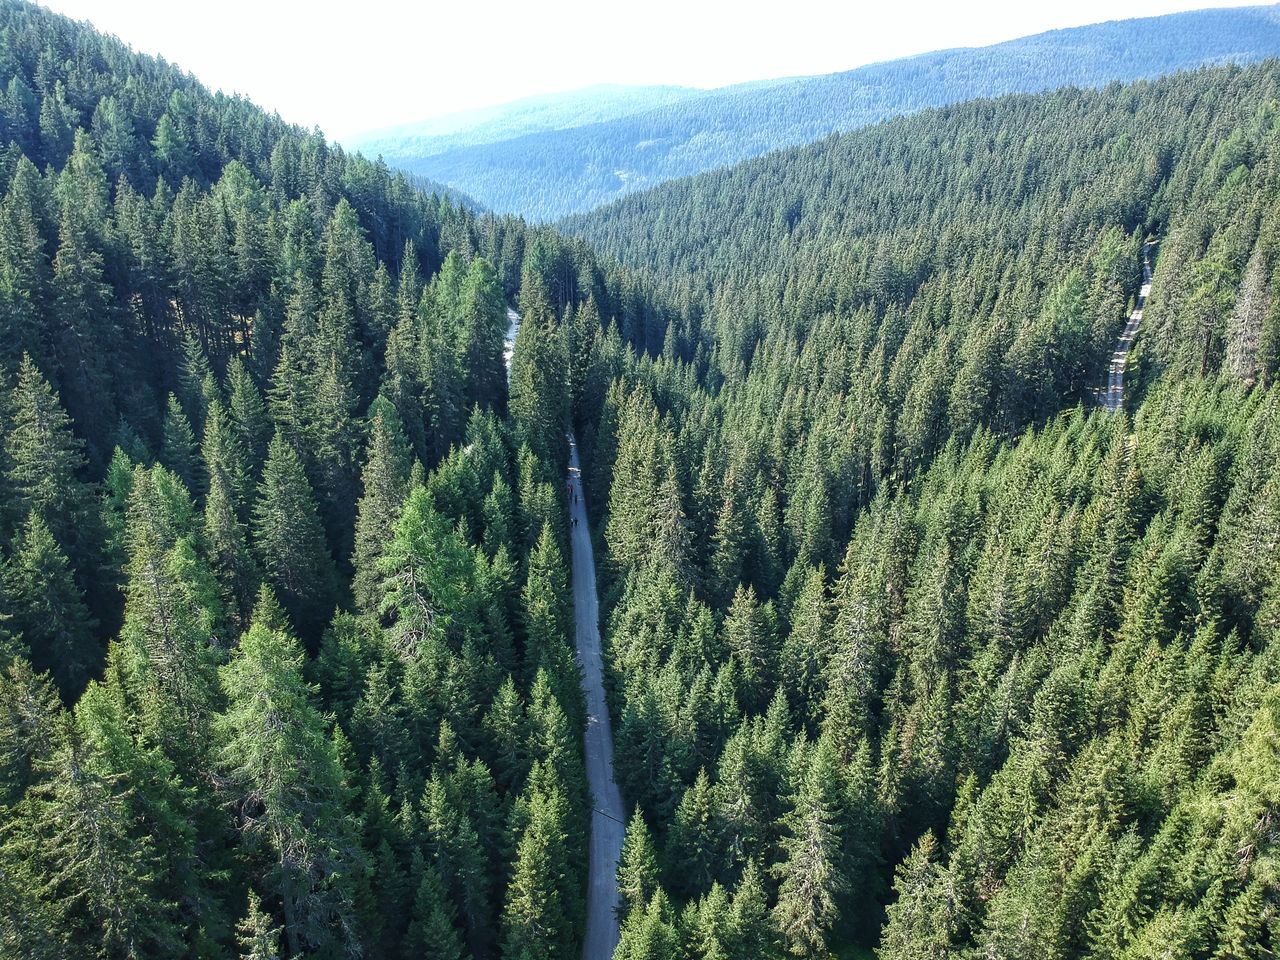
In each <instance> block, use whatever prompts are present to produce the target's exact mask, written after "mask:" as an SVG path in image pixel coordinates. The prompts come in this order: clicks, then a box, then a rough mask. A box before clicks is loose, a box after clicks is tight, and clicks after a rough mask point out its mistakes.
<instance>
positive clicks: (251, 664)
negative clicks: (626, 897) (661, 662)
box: [0, 2, 632, 960]
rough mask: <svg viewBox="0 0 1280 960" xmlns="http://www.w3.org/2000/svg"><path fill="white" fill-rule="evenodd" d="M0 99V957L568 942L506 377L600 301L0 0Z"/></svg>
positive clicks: (566, 762)
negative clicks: (511, 330)
mask: <svg viewBox="0 0 1280 960" xmlns="http://www.w3.org/2000/svg"><path fill="white" fill-rule="evenodd" d="M0 89H2V90H3V91H4V92H3V95H2V96H0V99H2V100H3V104H2V105H0V106H2V109H0V114H3V123H4V127H3V140H4V143H5V144H6V145H7V147H6V149H5V150H4V152H3V159H2V160H0V196H2V199H0V250H2V253H0V660H2V661H3V662H2V663H0V954H3V955H4V956H5V957H24V958H28V957H29V958H39V957H50V958H53V957H65V956H84V957H93V956H99V957H110V958H117V957H118V958H126V957H161V956H163V957H179V956H190V957H224V956H236V955H243V956H246V957H256V958H267V957H278V956H304V955H306V956H361V955H363V956H377V957H401V956H403V957H423V956H431V957H442V958H448V957H453V958H462V957H474V958H477V960H483V958H498V957H511V958H536V957H558V956H567V955H569V954H571V953H572V952H574V949H575V944H576V942H577V940H578V938H579V936H580V929H581V924H582V915H581V914H582V903H583V896H582V890H583V885H584V882H585V870H586V864H585V838H586V833H587V823H588V819H587V818H588V811H589V804H588V801H587V796H586V785H585V779H584V775H583V771H582V759H581V756H580V754H581V735H580V731H581V725H582V722H583V716H582V715H583V707H582V703H581V691H580V689H579V686H578V672H577V667H576V664H575V662H574V659H573V652H572V646H571V642H572V637H571V633H570V629H571V626H570V625H571V597H570V595H569V592H568V586H567V582H566V575H565V569H566V559H565V558H566V550H567V538H566V531H565V527H566V519H565V515H564V504H563V502H562V496H563V495H562V493H561V489H562V488H561V486H560V483H559V478H560V476H561V471H562V469H563V439H562V438H563V433H564V428H565V421H566V418H567V413H568V402H569V395H568V382H567V380H564V381H563V382H562V383H561V385H560V389H559V393H558V394H548V393H547V391H548V390H549V389H550V388H551V387H554V380H553V381H547V380H546V377H545V376H544V374H543V365H542V364H543V361H542V359H540V358H543V357H545V356H554V355H559V356H562V357H563V361H562V366H561V368H560V369H561V370H562V372H563V374H564V375H565V376H566V377H567V370H568V358H569V354H568V352H567V350H568V344H567V341H565V340H564V339H563V338H562V337H561V336H560V334H559V331H558V326H557V324H558V319H559V308H560V305H561V304H563V303H564V302H566V300H568V299H569V298H577V297H578V296H579V288H580V287H581V288H582V289H583V290H584V291H585V292H586V293H585V295H588V296H591V295H594V296H598V297H600V298H601V300H602V302H609V303H612V302H623V301H625V300H627V298H628V297H631V296H632V295H631V294H629V293H627V287H626V286H625V285H624V286H622V287H617V286H616V285H615V283H614V281H613V280H610V279H608V278H606V276H605V275H604V272H603V271H602V270H601V269H600V267H599V266H598V265H597V264H596V262H595V260H594V259H593V258H592V257H591V256H590V254H589V253H588V252H587V251H586V249H585V247H584V246H583V245H582V244H581V243H568V242H564V241H562V240H561V239H560V238H558V237H557V236H556V235H555V234H553V233H551V232H549V231H545V230H544V231H529V230H526V229H525V228H524V226H523V224H521V223H519V222H518V221H510V220H497V219H494V218H492V217H481V218H477V216H476V215H474V214H473V213H472V212H470V211H468V210H466V209H464V208H460V207H457V206H455V205H453V204H452V203H451V202H450V201H448V200H447V199H446V200H441V199H440V198H438V197H434V196H431V195H429V194H425V193H423V192H421V191H420V190H419V189H418V188H417V186H415V185H414V184H412V183H410V181H408V180H407V179H406V178H404V177H403V176H400V175H394V176H393V175H392V174H390V173H389V172H388V170H387V169H386V168H385V167H383V166H382V165H380V164H371V163H369V162H367V161H365V160H363V159H362V158H360V157H350V156H347V155H345V154H344V153H343V152H342V151H341V150H339V149H336V148H333V147H330V146H329V145H327V144H326V143H325V141H324V140H323V139H322V138H321V137H320V136H319V135H318V134H312V133H307V132H305V131H302V130H299V129H296V128H294V127H290V126H287V125H285V124H283V123H281V122H280V121H279V120H278V119H275V118H272V117H269V116H268V115H266V114H264V113H263V112H262V111H260V110H258V109H257V108H255V107H253V106H252V105H250V104H248V103H246V102H245V101H242V100H239V99H232V98H227V97H223V96H214V95H211V94H210V93H208V92H207V91H205V90H204V89H203V88H201V87H200V86H199V85H197V84H196V83H195V82H194V81H193V80H191V79H190V78H189V77H187V76H185V75H183V74H181V73H180V72H178V71H176V70H174V69H173V68H171V67H169V66H167V65H165V64H164V63H163V62H159V61H155V60H152V59H149V58H146V57H142V56H138V55H135V54H133V53H131V52H130V51H128V50H127V49H126V48H125V47H123V46H122V45H121V44H119V43H118V42H116V41H114V40H110V39H106V38H103V37H101V36H98V35H96V34H94V33H93V32H92V31H90V30H89V29H88V28H87V27H84V26H81V25H76V24H72V23H70V22H69V21H66V20H64V19H62V18H60V17H55V16H52V15H50V14H48V13H46V12H44V11H41V10H39V8H37V7H34V6H30V5H27V4H23V3H17V2H6V3H4V4H2V5H0ZM515 300H518V302H519V303H521V304H522V305H527V306H526V308H527V311H528V312H529V313H530V315H531V316H532V317H535V318H537V317H541V322H535V323H531V324H529V325H528V326H527V328H526V331H525V332H522V334H521V340H522V343H521V345H520V348H519V350H518V355H519V360H518V362H517V364H516V367H515V371H514V380H513V383H512V385H511V387H510V390H508V383H507V374H506V369H505V366H504V362H503V341H504V336H505V334H506V331H507V326H508V318H507V303H508V302H509V301H515ZM596 331H597V332H598V331H599V324H598V322H596ZM614 340H615V343H616V336H615V338H614ZM619 349H620V347H619ZM557 351H558V353H557ZM525 354H527V355H528V356H527V357H526V356H525ZM508 401H510V407H511V411H512V416H511V417H510V418H509V417H508V415H507V410H508Z"/></svg>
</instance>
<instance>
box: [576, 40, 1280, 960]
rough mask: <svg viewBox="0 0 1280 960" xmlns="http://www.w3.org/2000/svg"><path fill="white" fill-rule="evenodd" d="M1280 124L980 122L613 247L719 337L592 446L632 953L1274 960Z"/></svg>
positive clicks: (613, 221) (1247, 114)
mask: <svg viewBox="0 0 1280 960" xmlns="http://www.w3.org/2000/svg"><path fill="white" fill-rule="evenodd" d="M1278 108H1280V64H1277V63H1275V62H1268V63H1266V64H1264V65H1262V66H1258V67H1253V68H1248V69H1244V70H1240V69H1220V70H1214V71H1203V72H1197V73H1191V74H1179V75H1176V76H1173V77H1170V78H1168V79H1164V80H1160V81H1156V82H1152V83H1140V84H1137V85H1134V86H1128V87H1120V86H1113V87H1109V88H1107V89H1106V90H1103V91H1096V92H1082V91H1078V90H1071V91H1063V92H1058V93H1053V94H1047V95H1040V96H1014V97H1008V98H1003V99H1000V100H996V101H979V102H977V103H973V104H966V105H961V106H957V107H951V108H946V109H943V110H937V111H928V112H925V113H923V114H920V115H918V116H914V117H910V118H902V119H899V120H896V121H893V122H890V123H886V124H883V125H881V126H879V127H876V128H873V129H868V130H864V131H859V132H855V133H853V134H850V135H847V136H845V137H841V138H837V139H832V140H827V141H823V142H821V143H819V144H816V145H814V146H812V147H808V148H803V149H797V150H793V151H788V152H785V153H781V154H777V155H773V156H770V157H767V158H762V159H759V160H755V161H751V162H749V163H747V164H744V165H741V166H739V167H736V168H733V169H732V170H729V171H726V172H724V173H711V174H704V175H702V176H700V177H697V178H694V179H692V180H690V181H688V182H685V183H680V184H673V185H669V186H667V187H663V188H659V189H657V190H655V191H652V192H649V193H645V194H641V195H638V196H636V197H632V198H628V199H627V200H624V201H621V202H620V203H618V204H616V205H614V206H612V207H610V208H606V209H604V210H602V211H599V212H597V213H596V214H593V215H591V216H589V217H585V218H582V219H581V220H579V221H575V223H574V225H573V226H574V227H575V229H577V230H578V231H580V232H581V233H582V234H583V235H585V236H586V237H587V238H589V239H590V240H591V241H592V242H593V243H596V244H598V245H599V246H600V247H601V249H602V250H604V251H606V252H610V253H613V254H617V255H618V256H621V257H622V258H623V259H624V260H626V261H629V262H630V263H632V264H633V265H635V266H637V267H642V268H647V269H649V270H651V271H652V272H653V274H654V275H655V276H661V277H664V278H665V279H664V289H665V295H666V296H668V297H669V298H670V299H671V302H673V303H676V304H678V305H679V309H678V312H677V319H676V320H675V321H674V323H673V324H672V325H669V326H668V327H667V329H666V330H665V332H664V336H663V339H662V340H661V341H659V340H658V339H657V336H656V335H657V333H658V332H659V331H658V330H656V329H650V330H649V331H647V339H645V337H644V336H639V337H636V336H634V335H633V334H632V333H631V332H630V331H628V330H627V328H626V326H625V323H624V324H623V328H622V329H623V335H624V337H628V338H631V339H633V340H634V341H635V342H636V346H637V347H638V348H640V352H639V353H638V354H637V355H635V356H634V357H632V358H631V359H628V360H627V362H626V363H625V365H624V366H623V367H622V368H617V367H615V371H617V372H620V374H621V375H620V376H619V377H617V378H615V379H614V381H613V384H612V385H611V386H610V387H609V389H608V392H607V396H606V399H605V403H604V405H603V407H602V409H601V413H600V417H599V420H598V421H596V420H593V419H591V417H592V412H591V409H590V408H586V409H583V408H579V414H580V416H583V417H584V418H585V422H584V423H583V425H582V433H583V434H584V435H591V436H593V437H594V447H593V450H594V455H593V458H592V462H591V463H590V465H589V466H588V483H587V489H588V490H592V489H595V490H601V491H604V490H607V491H608V494H607V496H605V495H603V494H602V495H601V496H600V497H599V498H597V499H596V500H595V501H594V502H593V504H592V507H593V509H594V511H595V515H596V517H597V518H598V525H599V535H600V538H601V541H602V546H603V550H602V554H603V559H602V564H603V566H604V571H605V573H606V575H607V576H608V577H609V578H610V579H611V581H612V587H611V589H610V591H609V594H608V596H607V597H606V600H605V607H606V610H605V613H604V616H605V619H606V624H607V636H606V646H607V648H608V651H607V657H608V660H609V664H610V667H611V670H612V683H613V698H614V700H613V707H614V713H615V723H616V729H617V741H618V742H617V770H618V776H619V779H620V783H621V785H622V788H623V793H624V796H625V798H626V800H627V801H628V802H629V803H630V804H632V806H633V809H634V810H635V815H634V818H633V820H632V822H631V825H630V827H629V829H628V834H627V847H626V851H625V853H624V858H623V864H622V867H621V869H620V873H619V883H620V886H621V890H622V892H623V896H624V898H625V901H626V903H627V914H626V919H625V921H624V925H623V935H622V945H621V947H620V950H619V954H618V956H619V957H625V958H639V957H652V956H663V957H666V956H692V957H707V958H710V957H721V956H727V957H734V958H748V960H750V958H757V957H776V956H780V955H791V956H802V957H814V958H817V957H826V956H828V955H829V954H830V952H832V951H834V952H836V953H837V954H842V953H844V952H845V951H847V950H848V949H850V948H851V947H854V946H862V947H874V948H876V949H877V950H878V955H879V956H880V957H881V958H882V960H907V958H917V957H935V958H942V957H962V956H963V957H969V956H982V957H1001V958H1003V957H1037V958H1039V957H1063V958H1065V957H1126V958H1127V957H1135V958H1136V957H1153V958H1154V957H1166V956H1178V957H1196V958H1211V957H1213V958H1236V957H1240V958H1243V957H1265V956H1269V955H1270V951H1271V950H1272V949H1273V948H1274V947H1275V946H1276V944H1277V943H1278V942H1280V940H1278V939H1277V932H1278V931H1277V909H1276V908H1277V899H1278V897H1280V886H1278V885H1277V880H1276V876H1277V875H1276V873H1275V864H1274V858H1275V851H1276V841H1277V836H1276V832H1275V830H1274V825H1273V819H1274V809H1275V805H1276V803H1277V801H1280V793H1277V786H1276V783H1277V781H1276V772H1277V763H1278V762H1280V714H1278V713H1277V709H1278V708H1280V699H1278V698H1280V668H1278V665H1280V660H1277V655H1278V651H1280V645H1278V644H1280V636H1277V629H1278V628H1280V620H1278V619H1277V609H1278V608H1277V606H1276V605H1277V603H1278V602H1280V592H1278V591H1280V580H1278V574H1280V486H1277V482H1276V478H1275V476H1274V474H1275V470H1274V465H1275V463H1276V462H1277V458H1278V457H1280V433H1277V429H1276V426H1277V423H1278V422H1280V421H1278V420H1277V416H1278V413H1280V393H1277V391H1278V390H1280V387H1276V386H1275V385H1274V381H1275V379H1276V373H1277V362H1278V360H1280V356H1278V348H1280V303H1278V302H1277V298H1276V297H1275V296H1274V294H1273V291H1274V290H1275V289H1276V283H1277V280H1278V279H1280V277H1277V268H1278V267H1280V247H1278V246H1277V242H1278V240H1280V232H1278V228H1280V213H1278V211H1280V207H1278V202H1280V123H1278V117H1280V112H1278ZM1148 237H1152V238H1156V239H1160V240H1161V244H1160V247H1159V255H1158V260H1157V265H1156V271H1155V284H1154V288H1153V293H1152V298H1151V300H1150V301H1149V302H1148V309H1147V319H1146V321H1144V325H1143V331H1142V333H1141V334H1140V336H1139V341H1138V353H1139V354H1140V355H1141V358H1142V359H1141V363H1140V374H1141V375H1140V377H1139V384H1140V386H1144V388H1145V394H1144V393H1143V390H1142V389H1140V390H1139V392H1138V394H1137V401H1138V402H1137V403H1135V404H1134V405H1133V408H1132V409H1131V411H1130V413H1132V419H1130V415H1129V414H1123V413H1122V414H1120V415H1118V416H1112V415H1109V414H1107V413H1105V412H1103V411H1101V410H1099V409H1097V408H1094V407H1091V406H1090V403H1089V401H1090V397H1091V388H1092V387H1094V386H1096V385H1098V384H1099V383H1100V381H1101V378H1102V376H1103V375H1104V372H1105V369H1106V360H1107V357H1108V355H1109V350H1110V347H1111V345H1112V344H1113V343H1114V338H1115V336H1116V334H1117V333H1118V331H1119V329H1120V327H1121V326H1122V323H1123V321H1122V319H1121V318H1122V316H1123V315H1124V313H1125V312H1126V309H1127V305H1128V304H1129V303H1130V302H1131V300H1132V297H1133V296H1134V294H1135V293H1136V290H1137V285H1138V283H1139V281H1140V278H1141V272H1140V265H1141V253H1140V250H1141V244H1142V242H1143V241H1144V239H1146V238H1148ZM882 905H887V912H882ZM655 945H657V946H655Z"/></svg>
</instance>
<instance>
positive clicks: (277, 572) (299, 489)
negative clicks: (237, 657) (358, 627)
mask: <svg viewBox="0 0 1280 960" xmlns="http://www.w3.org/2000/svg"><path fill="white" fill-rule="evenodd" d="M253 521H254V523H253V531H254V548H255V549H256V551H257V555H258V564H259V565H260V567H261V569H262V572H263V576H264V579H265V581H266V582H267V583H268V584H270V585H271V587H272V588H273V589H274V590H275V591H276V592H277V593H278V595H279V597H280V602H281V603H283V604H284V606H285V609H286V610H288V611H289V616H290V618H291V620H292V621H293V622H294V623H295V624H296V625H297V627H298V632H299V634H300V635H301V636H302V637H304V638H306V639H307V640H309V641H313V640H315V639H316V638H318V637H319V634H320V630H321V628H322V627H323V626H324V624H325V622H326V621H328V619H329V618H330V617H331V616H332V614H333V608H334V605H335V604H336V602H337V574H336V572H335V570H334V566H333V558H332V556H331V555H330V554H329V547H328V544H327V543H326V542H325V536H324V528H323V527H322V526H321V524H320V518H319V514H318V511H317V509H316V501H315V496H314V495H313V494H312V491H311V485H310V484H309V483H308V482H307V476H306V473H305V472H304V471H303V468H302V461H301V460H299V459H298V455H297V453H295V452H294V449H293V447H292V446H291V445H290V444H289V443H288V441H286V440H285V439H284V437H283V436H282V435H281V434H280V433H277V434H276V435H275V437H274V438H273V439H272V441H271V447H270V450H269V451H268V454H267V461H266V464H265V465H264V466H263V470H262V482H261V483H260V484H259V486H258V500H257V503H256V504H255V506H254V511H253Z"/></svg>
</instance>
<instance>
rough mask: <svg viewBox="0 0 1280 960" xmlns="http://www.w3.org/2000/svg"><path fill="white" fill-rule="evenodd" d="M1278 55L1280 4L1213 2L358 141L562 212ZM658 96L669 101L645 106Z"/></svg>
mask: <svg viewBox="0 0 1280 960" xmlns="http://www.w3.org/2000/svg"><path fill="white" fill-rule="evenodd" d="M1277 55H1280V18H1277V16H1276V13H1275V11H1274V9H1271V8H1267V7H1254V8H1248V9H1238V10H1202V11H1195V12H1190V13H1179V14H1172V15H1168V16H1162V17H1151V18H1146V19H1141V20H1117V21H1112V22H1109V23H1100V24H1091V25H1088V26H1081V27H1075V28H1072V29H1068V30H1055V31H1052V32H1050V33H1044V34H1038V35H1035V36H1031V37H1024V38H1022V39H1018V40H1012V41H1009V42H1006V43H1001V44H996V45H994V46H990V47H979V48H968V49H957V50H943V51H938V52H935V53H928V54H923V55H921V56H916V57H910V58H907V59H903V60H891V61H888V62H886V63H877V64H871V65H868V66H864V67H859V68H858V69H856V70H850V71H847V72H844V73H833V74H827V75H825V76H817V77H801V78H794V77H792V78H787V79H783V80H772V81H765V82H760V81H756V82H751V83H746V84H742V85H738V86H730V87H722V88H720V89H718V90H712V91H706V92H701V93H697V92H693V91H686V92H684V95H682V96H679V97H670V96H669V95H667V93H666V91H665V90H664V89H662V88H658V90H657V91H655V93H651V94H647V95H646V93H647V92H646V91H645V90H644V88H640V89H638V90H637V97H636V102H635V105H634V106H633V107H631V108H630V109H626V110H623V109H619V108H617V107H613V108H612V109H615V110H617V111H618V116H616V117H614V116H608V115H607V112H606V111H608V110H609V109H610V108H611V104H610V103H609V98H608V96H607V94H606V93H602V92H601V91H597V90H586V91H581V92H578V93H573V94H566V95H564V97H563V98H562V101H563V102H561V103H559V104H552V105H548V106H543V105H541V104H536V103H535V104H533V105H531V106H532V107H533V113H534V117H536V118H540V117H541V115H542V114H549V116H548V117H547V121H546V122H547V126H548V127H549V129H545V130H537V129H534V130H528V129H527V128H524V127H521V126H517V125H516V124H507V125H506V128H504V126H503V125H501V124H499V123H493V122H490V123H488V124H486V123H481V124H479V125H478V126H477V128H476V129H475V130H474V135H475V142H474V143H469V142H467V140H468V134H470V133H471V132H472V131H462V132H460V133H458V134H455V135H453V136H442V137H433V136H423V135H421V134H420V133H419V132H418V131H415V130H414V129H412V128H410V129H407V130H398V131H392V132H388V133H385V134H382V135H379V136H371V137H368V138H365V139H362V140H359V141H358V142H357V145H358V146H360V148H361V149H363V150H364V151H365V152H366V153H367V154H369V155H370V156H376V155H379V154H380V155H382V156H383V157H385V159H386V160H387V162H388V163H391V164H393V165H395V166H397V167H401V168H403V169H406V170H412V171H415V172H417V173H421V174H425V175H426V176H428V177H432V178H433V179H435V180H438V181H441V182H444V183H449V184H453V185H454V186H456V187H459V188H461V189H462V190H465V191H467V192H468V193H469V194H471V195H472V196H474V197H475V198H476V199H478V200H479V201H481V202H482V203H484V204H487V205H488V206H489V207H492V208H493V209H495V210H499V211H509V212H512V213H518V214H522V215H524V216H528V217H533V218H535V219H539V220H550V219H555V218H557V217H563V216H566V215H569V214H573V213H580V212H585V211H589V210H592V209H594V208H596V207H598V206H600V205H601V204H604V203H609V202H611V201H613V200H616V199H618V198H619V197H623V196H626V195H627V194H631V193H635V192H637V191H643V190H646V189H648V188H650V187H652V186H654V185H656V184H660V183H663V182H665V181H668V180H673V179H677V178H680V177H688V176H690V175H692V174H698V173H702V172H703V171H706V170H713V169H716V168H718V167H725V166H729V165H731V164H734V163H737V162H739V161H742V160H746V159H748V158H750V157H756V156H759V155H761V154H763V153H767V152H768V151H770V150H779V149H782V148H785V147H792V146H795V145H797V144H804V143H810V142H812V141H814V140H817V139H819V138H821V137H825V136H828V135H830V134H831V133H834V132H837V131H844V130H854V129H857V128H858V127H862V126H865V125H867V124H870V123H876V122H878V121H880V120H883V119H885V118H887V117H894V116H897V115H899V114H905V113H911V112H913V111H916V110H921V109H924V108H928V107H937V106H942V105H945V104H950V103H959V102H961V101H964V100H971V99H973V98H975V97H990V96H997V95H1000V94H1005V93H1011V92H1015V91H1024V92H1034V91H1039V90H1051V89H1054V88H1057V87H1063V86H1068V85H1073V86H1080V87H1100V86H1104V85H1105V84H1107V83H1111V82H1117V81H1119V82H1128V81H1133V80H1137V79H1140V78H1143V77H1158V76H1162V75H1164V74H1167V73H1173V72H1175V71H1178V70H1192V69H1195V68H1197V67H1200V66H1205V65H1219V64H1222V63H1224V62H1228V61H1230V62H1235V63H1240V64H1244V63H1251V62H1253V61H1256V60H1261V59H1263V58H1265V57H1274V56H1277ZM690 94H693V95H690ZM660 97H661V98H663V99H670V101H671V102H668V103H662V102H653V103H651V104H648V105H647V106H643V107H642V105H645V103H646V101H657V100H659V98H660ZM601 101H603V103H601ZM556 107H558V109H555V108H556ZM601 113H605V115H604V116H601ZM522 114H523V110H522ZM494 127H496V129H494ZM486 141H496V142H486Z"/></svg>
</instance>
